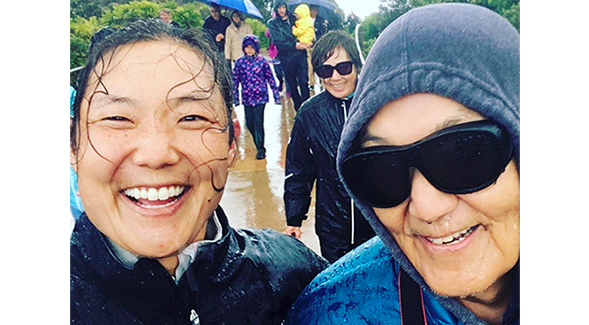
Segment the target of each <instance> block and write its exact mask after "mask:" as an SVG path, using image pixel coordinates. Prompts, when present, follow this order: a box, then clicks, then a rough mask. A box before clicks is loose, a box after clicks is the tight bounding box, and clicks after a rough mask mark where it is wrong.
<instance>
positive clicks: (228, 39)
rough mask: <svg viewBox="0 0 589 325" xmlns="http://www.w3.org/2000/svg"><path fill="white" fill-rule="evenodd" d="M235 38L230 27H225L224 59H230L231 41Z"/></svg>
mask: <svg viewBox="0 0 589 325" xmlns="http://www.w3.org/2000/svg"><path fill="white" fill-rule="evenodd" d="M235 38H237V35H236V34H235V33H234V32H233V30H232V29H231V28H227V29H226V30H225V59H227V60H230V59H231V50H232V49H233V46H232V45H233V44H232V43H233V42H235Z"/></svg>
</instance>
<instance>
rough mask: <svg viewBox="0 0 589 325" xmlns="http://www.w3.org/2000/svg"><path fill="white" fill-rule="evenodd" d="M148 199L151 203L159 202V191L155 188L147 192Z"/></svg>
mask: <svg viewBox="0 0 589 325" xmlns="http://www.w3.org/2000/svg"><path fill="white" fill-rule="evenodd" d="M147 199H148V200H149V201H157V190H156V189H155V188H150V189H148V190H147Z"/></svg>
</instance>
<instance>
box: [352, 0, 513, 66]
mask: <svg viewBox="0 0 589 325" xmlns="http://www.w3.org/2000/svg"><path fill="white" fill-rule="evenodd" d="M380 2H381V4H380V6H379V9H378V13H372V14H371V15H370V16H368V17H367V18H366V19H365V20H364V22H363V23H362V25H361V26H362V34H363V42H362V52H363V53H364V54H367V53H368V52H369V51H370V49H371V48H372V45H373V44H374V42H375V40H376V38H377V37H378V35H380V33H381V32H382V31H383V30H384V29H385V28H386V27H387V26H388V25H389V24H390V23H391V22H392V21H393V20H395V19H397V18H398V17H400V16H401V15H403V14H404V13H406V12H407V11H409V10H410V9H412V8H417V7H421V6H425V5H429V4H434V3H443V2H444V3H446V2H460V3H471V4H476V5H480V6H483V7H486V8H489V9H491V10H493V11H495V12H497V13H498V14H500V15H501V16H503V17H504V18H505V19H507V20H508V21H509V22H510V23H511V24H512V25H513V26H514V27H515V28H516V29H517V31H518V32H519V0H380Z"/></svg>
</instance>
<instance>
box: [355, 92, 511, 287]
mask: <svg viewBox="0 0 589 325" xmlns="http://www.w3.org/2000/svg"><path fill="white" fill-rule="evenodd" d="M482 119H483V117H482V116H481V115H480V114H478V113H477V112H475V111H473V110H470V109H468V108H466V107H464V106H463V105H461V104H459V103H458V102H455V101H453V100H451V99H448V98H445V97H440V96H437V95H432V94H414V95H409V96H406V97H403V98H401V99H398V100H395V101H392V102H390V103H388V104H387V105H385V106H384V107H383V108H382V109H380V111H378V113H377V114H376V115H375V116H374V117H373V119H372V120H371V121H370V123H369V124H368V127H367V137H365V139H368V140H367V141H365V142H364V144H363V146H366V147H370V146H377V145H396V146H399V145H407V144H411V143H414V142H416V141H418V140H421V139H423V138H425V137H427V136H428V135H430V134H432V133H434V132H436V131H438V130H440V129H443V128H446V127H448V126H451V125H455V124H462V123H466V122H471V121H476V120H482ZM449 168H452V166H449ZM412 171H413V173H414V174H413V180H412V182H411V195H410V196H409V198H408V199H407V200H405V202H403V203H401V204H400V205H398V206H395V207H392V208H386V209H379V208H374V211H375V213H376V215H377V216H378V218H379V219H380V220H381V221H382V223H383V224H384V225H385V226H386V227H387V228H388V230H389V232H390V233H391V234H392V236H393V237H394V238H395V240H396V242H397V243H398V244H399V246H400V248H401V249H402V250H403V252H404V253H405V255H406V256H407V257H408V258H409V260H410V261H411V263H412V264H413V266H415V268H416V269H417V271H418V272H419V273H420V274H421V275H422V276H423V278H424V279H425V281H426V282H427V284H428V285H429V286H430V287H431V288H432V289H433V290H434V291H436V292H438V293H439V294H441V295H445V296H469V295H473V294H476V293H481V292H484V291H485V290H486V289H488V288H490V286H491V285H493V284H495V283H498V282H496V281H497V280H498V279H499V278H501V277H502V276H503V275H504V274H505V273H506V272H507V271H509V270H510V269H511V268H512V267H513V266H514V265H515V263H516V262H517V260H518V258H519V174H518V172H517V169H516V166H515V163H514V162H513V161H512V162H510V163H509V165H508V166H507V168H506V169H505V171H504V172H503V173H502V174H501V176H500V177H499V179H498V180H497V182H496V183H494V184H492V185H491V186H489V187H487V188H485V189H482V190H480V191H478V192H474V193H470V194H462V195H454V194H448V193H444V192H441V191H439V190H438V189H436V188H435V187H434V186H432V185H431V184H430V183H429V182H428V181H427V180H426V179H425V178H424V176H423V175H422V174H421V173H420V172H419V171H418V170H416V169H413V170H412ZM469 229H470V230H472V229H474V231H473V232H472V233H470V234H469V235H467V237H466V238H465V239H464V240H463V241H460V242H450V243H447V244H442V243H440V244H436V243H434V242H432V240H433V241H437V242H441V241H440V240H439V239H442V238H444V237H449V236H452V235H456V234H457V233H460V232H463V231H465V230H469Z"/></svg>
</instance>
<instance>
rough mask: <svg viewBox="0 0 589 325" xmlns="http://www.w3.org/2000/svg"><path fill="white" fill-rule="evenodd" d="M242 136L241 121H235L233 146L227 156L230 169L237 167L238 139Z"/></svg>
mask: <svg viewBox="0 0 589 325" xmlns="http://www.w3.org/2000/svg"><path fill="white" fill-rule="evenodd" d="M240 135H241V125H240V124H239V120H237V119H233V140H232V141H231V145H230V146H229V153H228V156H227V160H228V163H229V166H230V167H233V166H234V165H235V162H236V161H237V139H238V138H239V136H240Z"/></svg>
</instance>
